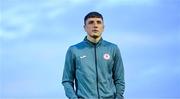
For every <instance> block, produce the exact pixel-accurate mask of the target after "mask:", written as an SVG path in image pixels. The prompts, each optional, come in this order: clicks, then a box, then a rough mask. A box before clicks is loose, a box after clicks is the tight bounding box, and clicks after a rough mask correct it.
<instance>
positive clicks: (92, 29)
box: [84, 18, 104, 39]
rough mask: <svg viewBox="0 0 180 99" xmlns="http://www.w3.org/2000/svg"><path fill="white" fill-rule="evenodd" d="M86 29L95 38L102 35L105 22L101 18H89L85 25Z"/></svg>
mask: <svg viewBox="0 0 180 99" xmlns="http://www.w3.org/2000/svg"><path fill="white" fill-rule="evenodd" d="M84 29H85V31H86V32H87V33H88V35H89V36H90V37H92V38H94V39H96V38H99V37H101V34H102V32H103V30H104V23H103V20H102V19H101V18H88V19H87V20H86V22H85V25H84Z"/></svg>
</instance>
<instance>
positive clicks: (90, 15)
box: [84, 11, 103, 24]
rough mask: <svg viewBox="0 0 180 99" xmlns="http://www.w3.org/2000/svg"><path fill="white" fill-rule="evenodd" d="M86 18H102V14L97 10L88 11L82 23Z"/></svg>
mask: <svg viewBox="0 0 180 99" xmlns="http://www.w3.org/2000/svg"><path fill="white" fill-rule="evenodd" d="M88 18H101V19H102V20H103V16H102V15H101V14H100V13H99V12H95V11H93V12H89V13H88V14H87V15H86V16H85V17H84V24H86V20H87V19H88Z"/></svg>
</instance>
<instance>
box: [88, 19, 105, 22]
mask: <svg viewBox="0 0 180 99" xmlns="http://www.w3.org/2000/svg"><path fill="white" fill-rule="evenodd" d="M89 21H101V22H103V20H102V19H101V18H88V19H87V20H86V22H89Z"/></svg>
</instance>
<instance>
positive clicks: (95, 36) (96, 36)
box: [91, 35, 100, 39]
mask: <svg viewBox="0 0 180 99" xmlns="http://www.w3.org/2000/svg"><path fill="white" fill-rule="evenodd" d="M91 37H92V38H94V39H97V38H99V37H100V35H93V36H91Z"/></svg>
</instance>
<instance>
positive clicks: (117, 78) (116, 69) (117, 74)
mask: <svg viewBox="0 0 180 99" xmlns="http://www.w3.org/2000/svg"><path fill="white" fill-rule="evenodd" d="M113 79H114V84H115V87H116V94H115V97H116V99H124V97H123V94H124V90H125V81H124V67H123V62H122V58H121V54H120V50H119V48H118V46H116V50H115V56H114V66H113Z"/></svg>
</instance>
